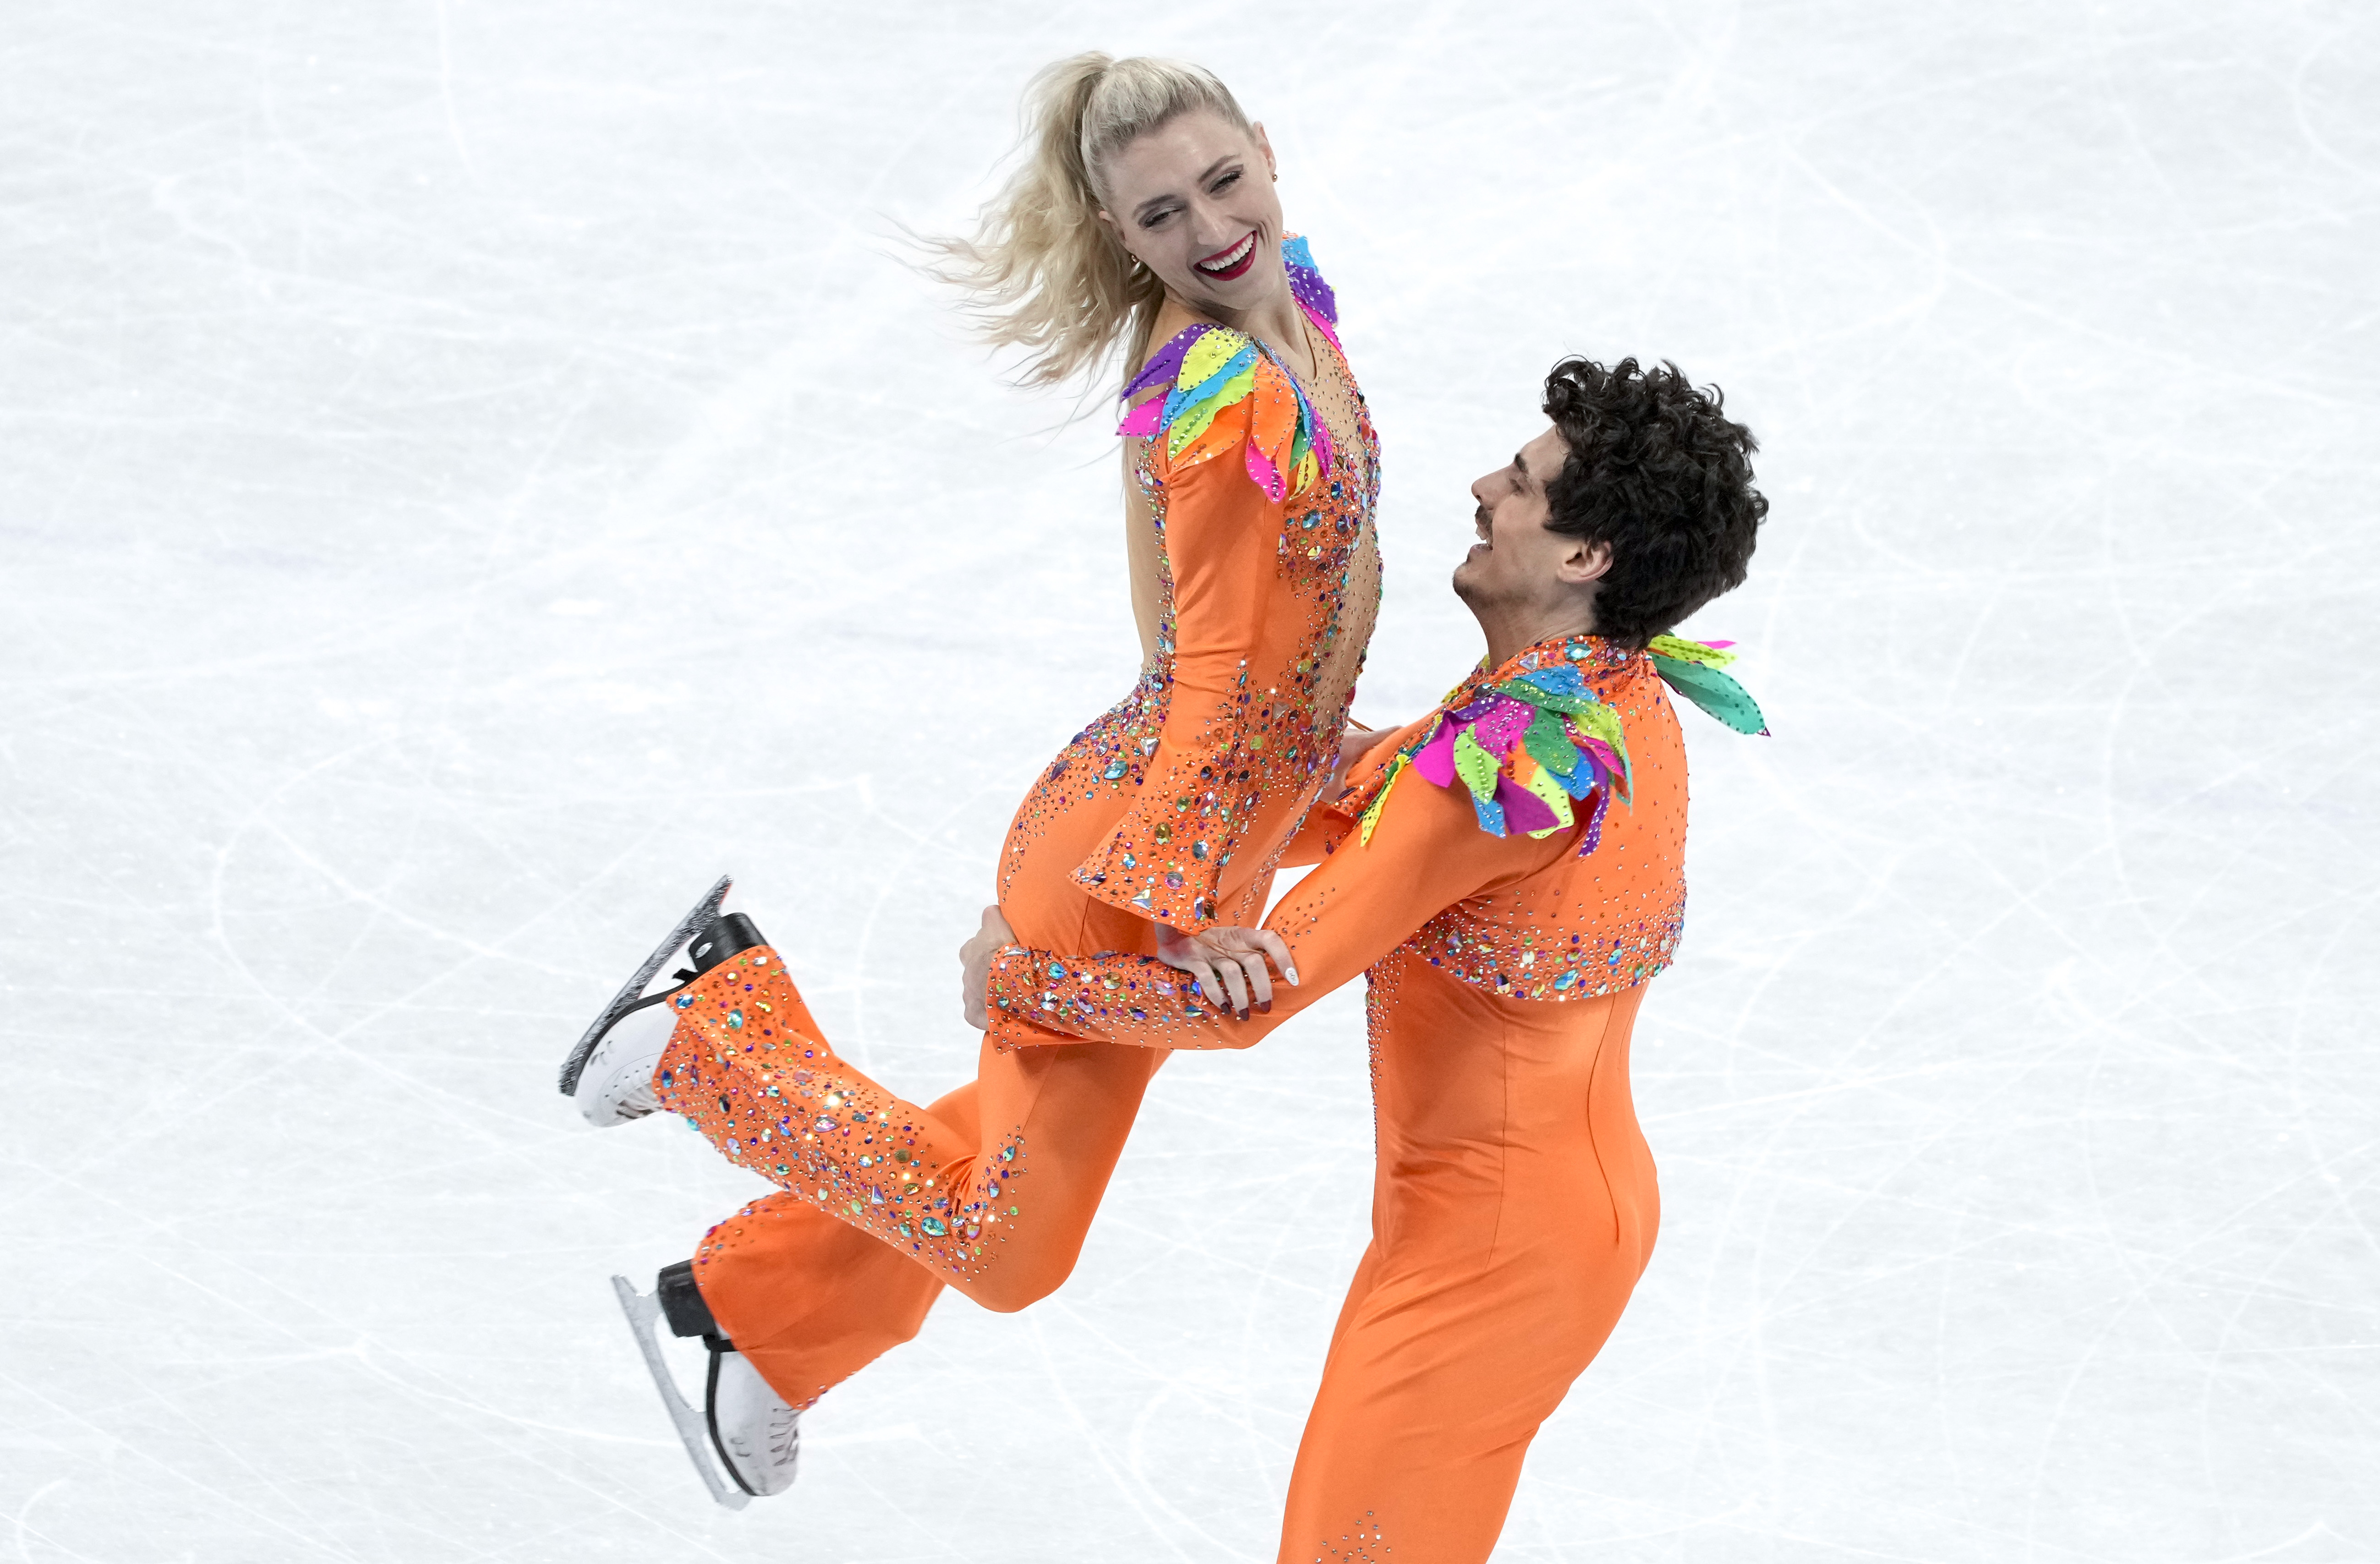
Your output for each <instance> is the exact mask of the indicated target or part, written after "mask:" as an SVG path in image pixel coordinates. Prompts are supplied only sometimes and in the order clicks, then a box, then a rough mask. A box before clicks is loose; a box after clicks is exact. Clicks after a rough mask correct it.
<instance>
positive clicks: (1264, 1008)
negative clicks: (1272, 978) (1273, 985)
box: [1257, 1000, 1272, 1015]
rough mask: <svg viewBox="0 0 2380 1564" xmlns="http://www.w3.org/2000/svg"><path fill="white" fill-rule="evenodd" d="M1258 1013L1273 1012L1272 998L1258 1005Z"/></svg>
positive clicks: (1268, 1013) (1267, 1013) (1266, 1013)
mask: <svg viewBox="0 0 2380 1564" xmlns="http://www.w3.org/2000/svg"><path fill="white" fill-rule="evenodd" d="M1271 1013H1272V1001H1271V1000H1265V1001H1264V1003H1262V1004H1260V1005H1258V1006H1257V1014H1258V1015H1270V1014H1271Z"/></svg>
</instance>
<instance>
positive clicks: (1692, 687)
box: [1645, 636, 1768, 737]
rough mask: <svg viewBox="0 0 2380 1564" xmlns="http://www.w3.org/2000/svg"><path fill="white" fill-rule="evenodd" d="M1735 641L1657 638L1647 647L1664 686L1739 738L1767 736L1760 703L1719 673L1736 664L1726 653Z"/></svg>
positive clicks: (1766, 727) (1766, 726) (1733, 654)
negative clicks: (1738, 734) (1726, 727)
mask: <svg viewBox="0 0 2380 1564" xmlns="http://www.w3.org/2000/svg"><path fill="white" fill-rule="evenodd" d="M1734 644H1735V643H1734V642H1732V641H1689V640H1685V639H1683V638H1682V637H1677V636H1656V637H1653V638H1652V639H1651V640H1650V641H1647V642H1646V643H1645V650H1646V651H1648V652H1650V653H1652V654H1653V668H1654V671H1655V672H1657V673H1659V674H1660V675H1661V682H1662V683H1663V684H1666V685H1669V686H1670V688H1671V689H1673V690H1675V691H1677V692H1678V693H1679V694H1680V695H1682V696H1684V697H1686V698H1687V699H1688V700H1691V701H1693V702H1694V704H1695V705H1696V706H1699V707H1701V708H1702V709H1704V710H1705V711H1706V712H1708V713H1710V715H1712V716H1713V717H1716V718H1718V720H1719V721H1722V722H1725V723H1726V724H1727V725H1728V726H1729V727H1730V728H1733V729H1734V730H1735V731H1736V732H1737V733H1740V734H1757V735H1759V736H1762V737H1766V736H1767V733H1768V720H1767V718H1766V717H1763V716H1762V715H1761V714H1760V703H1759V702H1757V701H1755V700H1754V699H1753V698H1752V697H1751V696H1750V695H1749V694H1748V693H1746V691H1745V690H1744V687H1743V685H1739V684H1737V683H1736V682H1735V676H1734V675H1733V674H1731V673H1722V672H1720V670H1722V669H1724V668H1725V667H1726V666H1727V665H1728V664H1729V663H1730V662H1733V661H1735V653H1733V652H1731V651H1729V650H1727V648H1729V647H1730V646H1733V645H1734Z"/></svg>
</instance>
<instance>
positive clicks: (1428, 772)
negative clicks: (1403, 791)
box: [1413, 721, 1463, 787]
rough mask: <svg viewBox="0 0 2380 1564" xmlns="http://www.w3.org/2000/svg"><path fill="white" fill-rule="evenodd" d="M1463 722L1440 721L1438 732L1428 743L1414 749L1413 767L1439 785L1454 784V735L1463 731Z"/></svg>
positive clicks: (1447, 785) (1450, 785) (1448, 785)
mask: <svg viewBox="0 0 2380 1564" xmlns="http://www.w3.org/2000/svg"><path fill="white" fill-rule="evenodd" d="M1462 731H1463V723H1461V722H1443V721H1442V722H1440V723H1439V725H1438V733H1437V734H1436V735H1435V736H1433V737H1432V738H1431V739H1430V741H1429V742H1428V743H1427V744H1425V745H1423V746H1421V747H1420V748H1419V749H1417V750H1415V751H1414V758H1413V767H1414V770H1416V771H1419V772H1420V773H1421V774H1422V775H1423V776H1424V777H1425V778H1427V779H1428V780H1429V781H1430V782H1435V783H1436V784H1438V785H1439V787H1452V786H1453V785H1454V735H1455V734H1459V733H1461V732H1462Z"/></svg>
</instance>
